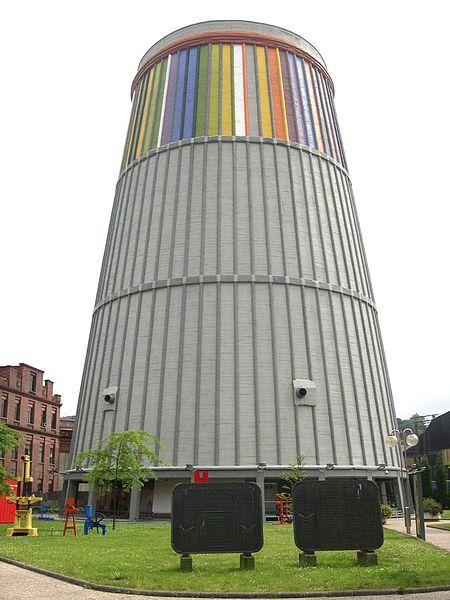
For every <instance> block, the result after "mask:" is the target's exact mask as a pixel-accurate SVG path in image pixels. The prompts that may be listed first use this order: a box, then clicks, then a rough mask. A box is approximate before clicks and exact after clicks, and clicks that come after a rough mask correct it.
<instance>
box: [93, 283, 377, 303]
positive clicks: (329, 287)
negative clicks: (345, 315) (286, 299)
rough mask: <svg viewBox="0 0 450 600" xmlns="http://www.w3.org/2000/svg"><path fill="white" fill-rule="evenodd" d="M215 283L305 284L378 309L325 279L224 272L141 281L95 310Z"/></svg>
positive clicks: (349, 290)
mask: <svg viewBox="0 0 450 600" xmlns="http://www.w3.org/2000/svg"><path fill="white" fill-rule="evenodd" d="M208 283H210V284H214V283H254V284H258V283H266V284H267V283H271V284H278V285H280V284H281V285H295V286H304V287H307V288H317V289H319V290H325V291H328V292H337V293H339V294H343V295H344V296H351V297H352V298H356V299H357V300H361V301H362V302H366V303H367V304H369V305H370V306H371V307H372V308H374V309H375V310H376V306H375V303H374V302H373V301H372V300H371V298H369V297H368V296H364V294H361V293H360V292H358V291H357V290H351V289H348V288H344V287H342V286H338V285H333V284H331V283H326V282H324V281H315V280H313V279H303V278H301V277H289V276H288V275H286V276H285V275H249V274H247V275H243V274H239V275H237V274H234V275H232V274H231V275H230V274H224V275H220V274H217V275H197V276H193V275H191V276H189V277H173V278H172V279H170V278H169V279H160V280H157V281H149V282H147V283H141V284H139V285H135V286H133V287H130V288H127V289H124V290H120V291H119V292H116V293H115V294H112V295H111V296H109V297H108V298H104V299H103V300H102V301H101V302H98V303H97V304H96V305H95V308H94V312H95V311H96V310H98V309H99V308H101V307H102V306H104V305H105V304H108V303H109V302H113V301H114V300H117V299H118V298H124V297H125V296H131V295H132V294H137V293H139V292H147V291H149V290H158V289H161V288H168V287H175V286H180V285H200V284H208Z"/></svg>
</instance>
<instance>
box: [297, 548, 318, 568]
mask: <svg viewBox="0 0 450 600" xmlns="http://www.w3.org/2000/svg"><path fill="white" fill-rule="evenodd" d="M298 564H299V565H300V566H301V567H317V556H316V555H315V553H314V552H300V554H299V555H298Z"/></svg>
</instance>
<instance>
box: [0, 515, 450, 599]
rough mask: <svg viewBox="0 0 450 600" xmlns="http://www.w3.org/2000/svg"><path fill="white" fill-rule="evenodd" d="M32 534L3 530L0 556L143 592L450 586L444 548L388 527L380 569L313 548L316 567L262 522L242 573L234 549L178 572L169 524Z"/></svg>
mask: <svg viewBox="0 0 450 600" xmlns="http://www.w3.org/2000/svg"><path fill="white" fill-rule="evenodd" d="M37 526H38V527H39V536H38V537H36V538H28V537H16V538H6V537H5V536H4V532H5V526H3V525H2V526H0V556H4V557H9V558H13V559H16V560H19V561H22V562H26V563H29V564H33V565H37V566H40V567H44V568H46V569H49V570H51V571H58V572H60V573H64V574H66V575H69V576H72V577H77V578H79V579H85V580H87V581H91V582H95V583H99V584H105V585H113V586H123V587H130V588H135V589H147V590H177V591H180V590H185V591H188V590H189V591H212V592H214V591H232V592H239V591H241V592H244V591H252V592H256V591H259V592H275V591H276V592H279V591H311V590H315V591H316V590H338V589H363V588H392V587H396V588H405V587H423V586H432V585H443V584H450V561H449V553H448V552H446V551H444V550H440V549H439V548H436V547H434V546H431V545H430V544H427V543H425V542H422V541H420V540H417V539H415V538H413V537H406V536H404V535H402V534H399V533H396V532H394V531H389V530H385V544H384V545H383V547H382V548H381V549H380V550H379V551H378V557H379V565H378V566H377V567H359V566H358V565H357V564H356V553H355V552H322V553H318V565H319V566H318V567H317V568H300V567H298V551H297V549H296V548H295V546H294V541H293V532H292V526H282V527H280V526H274V525H270V524H268V525H266V526H265V530H264V535H265V544H264V548H263V549H262V550H261V552H259V553H257V554H256V555H255V556H256V569H255V571H246V572H241V571H240V570H239V556H238V555H230V554H228V555H195V556H194V557H193V560H194V571H193V572H192V573H181V572H180V571H179V556H178V555H177V554H175V552H174V551H173V550H172V548H171V546H170V526H169V525H165V524H163V525H158V524H154V525H149V524H125V523H119V524H118V525H117V529H116V531H112V530H111V527H109V528H108V533H107V535H106V536H105V537H102V536H101V535H100V534H99V535H97V534H96V533H94V534H92V533H91V534H90V535H89V536H83V535H80V537H78V538H74V537H72V534H71V532H68V537H66V538H63V537H62V527H63V524H62V522H61V521H54V522H52V523H40V522H39V521H38V522H37Z"/></svg>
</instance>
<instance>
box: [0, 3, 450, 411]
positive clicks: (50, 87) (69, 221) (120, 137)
mask: <svg viewBox="0 0 450 600" xmlns="http://www.w3.org/2000/svg"><path fill="white" fill-rule="evenodd" d="M446 4H447V3H446V2H444V1H442V2H438V1H437V0H434V1H433V0H431V1H430V0H428V2H415V1H403V0H396V1H395V2H394V1H392V0H391V1H384V0H378V1H377V2H368V1H365V2H361V1H360V0H359V1H352V0H339V1H336V0H334V1H333V0H331V1H320V0H314V1H311V0H308V2H306V1H303V0H297V1H296V2H273V1H271V2H266V1H262V0H260V1H258V2H252V1H250V0H246V2H243V1H242V0H240V1H236V0H227V2H224V3H217V2H211V1H195V0H194V1H192V2H176V1H175V2H170V3H169V2H164V1H162V2H155V1H150V0H147V1H145V2H144V1H140V0H127V1H125V0H122V1H121V2H118V1H115V0H109V1H108V2H104V1H100V0H99V1H95V0H89V1H85V0H81V1H80V0H78V1H77V2H61V1H60V0H59V1H50V0H40V1H39V2H35V1H22V2H9V3H7V4H6V3H5V4H3V8H2V15H1V34H0V50H1V56H2V69H1V70H2V74H1V82H2V87H3V90H2V94H1V96H0V103H1V110H0V120H1V122H0V131H1V149H0V152H1V162H0V164H1V168H2V195H1V200H0V202H1V210H0V256H1V278H0V289H1V294H0V315H1V321H0V322H1V329H0V364H17V363H19V362H26V363H29V364H31V365H33V366H36V367H38V368H41V369H45V371H46V376H47V377H48V378H50V379H52V380H54V381H55V392H56V393H60V394H62V397H63V407H62V414H72V413H75V411H76V404H77V398H78V391H79V385H80V380H81V373H82V369H83V364H84V357H85V351H86V345H87V340H88V334H89V329H90V321H91V316H92V309H93V303H94V297H95V292H96V287H97V281H98V276H99V271H100V264H101V260H102V254H103V248H104V243H105V238H106V231H107V227H108V222H109V216H110V211H111V206H112V202H113V197H114V188H115V184H116V181H117V177H118V170H119V165H120V160H121V154H122V149H123V144H124V140H125V135H126V129H127V125H128V118H129V113H130V109H131V104H130V95H129V91H130V85H131V81H132V79H133V77H134V75H135V72H136V68H137V64H138V62H139V60H140V58H141V57H142V55H143V54H144V53H145V52H146V50H147V49H148V48H149V47H150V46H151V45H152V44H153V43H154V42H156V41H157V40H158V39H160V38H161V37H162V36H164V35H165V34H167V33H169V32H170V31H173V30H174V29H178V28H179V27H182V26H184V25H188V24H190V23H193V22H197V21H205V20H209V19H246V20H254V21H262V22H266V23H272V24H274V25H279V26H281V27H285V28H287V29H291V30H293V31H295V32H296V33H299V34H300V35H302V36H303V37H305V38H306V39H308V40H309V41H310V42H312V43H313V44H314V45H315V46H316V47H317V48H318V49H319V51H320V52H321V54H322V55H323V56H324V58H325V61H326V63H327V65H328V69H329V72H330V74H331V76H332V78H333V80H334V83H335V88H336V105H337V110H338V117H339V120H340V126H341V130H342V135H343V140H344V146H345V150H346V153H347V158H348V162H349V170H350V176H351V178H352V180H353V185H354V189H355V195H356V201H357V207H358V210H359V217H360V221H361V226H362V230H363V237H364V241H365V245H366V250H367V254H368V260H369V267H370V270H371V275H372V281H373V284H374V288H375V297H376V302H377V306H378V311H379V315H380V321H381V327H382V333H383V338H384V343H385V347H386V353H387V359H388V367H389V371H390V376H391V381H392V386H393V392H394V401H395V405H396V408H397V415H398V416H400V417H408V416H410V415H411V414H412V413H415V412H419V413H421V414H430V413H442V412H445V411H446V410H449V409H450V378H449V373H450V352H449V346H450V317H449V312H450V277H449V265H450V251H449V238H450V219H449V217H450V209H449V206H450V203H449V200H450V199H449V191H448V190H449V184H448V177H449V161H448V140H449V139H450V126H449V120H450V119H449V110H450V94H449V85H448V81H449V75H448V63H449V45H448V39H449V35H448V25H449V19H448V15H446V14H444V8H445V7H446ZM156 6H158V11H156V9H155V7H156Z"/></svg>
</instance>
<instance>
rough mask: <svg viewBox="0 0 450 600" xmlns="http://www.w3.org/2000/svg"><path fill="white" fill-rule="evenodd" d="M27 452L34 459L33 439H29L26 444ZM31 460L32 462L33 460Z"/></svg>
mask: <svg viewBox="0 0 450 600" xmlns="http://www.w3.org/2000/svg"><path fill="white" fill-rule="evenodd" d="M25 454H28V456H29V457H30V459H31V460H32V459H33V440H32V439H31V440H27V443H26V444H25ZM31 460H30V462H31Z"/></svg>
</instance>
